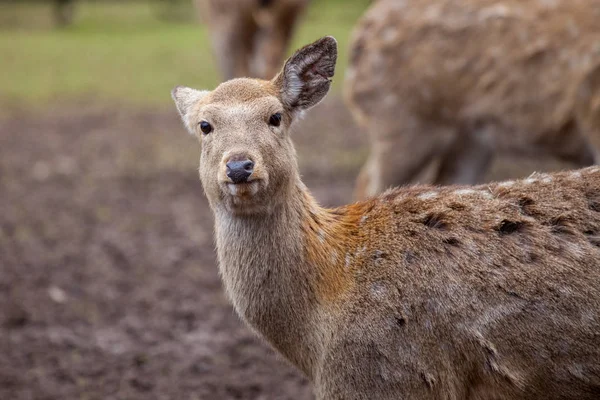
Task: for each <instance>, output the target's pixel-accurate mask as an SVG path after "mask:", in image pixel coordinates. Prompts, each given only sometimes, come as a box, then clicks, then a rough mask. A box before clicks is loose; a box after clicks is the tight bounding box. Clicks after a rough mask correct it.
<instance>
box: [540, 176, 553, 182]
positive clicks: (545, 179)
mask: <svg viewBox="0 0 600 400" xmlns="http://www.w3.org/2000/svg"><path fill="white" fill-rule="evenodd" d="M542 182H544V183H550V182H552V177H551V176H550V175H546V176H544V177H543V178H542Z"/></svg>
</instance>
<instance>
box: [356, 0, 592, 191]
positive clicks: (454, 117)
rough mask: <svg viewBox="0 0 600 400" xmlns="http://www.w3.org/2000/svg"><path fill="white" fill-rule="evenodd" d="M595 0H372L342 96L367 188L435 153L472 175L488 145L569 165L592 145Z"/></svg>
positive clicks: (400, 177)
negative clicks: (362, 156) (362, 146)
mask: <svg viewBox="0 0 600 400" xmlns="http://www.w3.org/2000/svg"><path fill="white" fill-rule="evenodd" d="M599 18H600V1H598V0H555V1H554V0H553V1H537V0H510V1H497V0H441V1H439V0H422V1H421V0H420V1H394V0H382V1H378V2H376V3H374V5H373V6H371V8H370V9H369V10H368V11H367V12H366V14H365V15H364V16H363V18H362V19H361V21H360V22H359V24H358V25H357V27H356V28H355V31H354V35H353V42H352V44H351V57H350V66H349V72H348V74H347V80H346V87H345V89H346V90H345V97H346V100H347V103H348V105H349V106H350V108H351V109H352V111H353V115H354V116H355V119H356V120H357V122H358V123H359V124H360V125H361V126H362V127H363V128H364V129H365V130H367V131H368V133H369V136H370V139H371V154H370V156H369V159H368V161H367V162H366V164H365V166H364V167H363V170H362V171H361V174H360V176H359V179H358V181H357V189H356V196H357V197H358V198H366V197H369V196H372V195H375V194H377V193H381V192H383V191H384V190H385V189H387V188H389V187H391V186H398V185H402V184H405V183H408V182H410V181H411V180H413V179H414V178H415V177H416V176H417V175H418V173H419V172H421V171H422V170H423V169H424V167H425V166H427V165H428V164H429V163H430V162H431V160H439V162H440V163H439V167H438V171H437V176H436V178H435V180H436V183H439V184H451V183H455V184H456V183H460V184H474V183H477V182H478V181H481V180H482V178H483V177H484V174H485V172H486V169H487V167H488V165H489V164H490V161H491V160H492V159H493V156H494V154H496V153H501V154H502V153H503V154H521V155H523V154H524V155H546V156H551V157H556V158H559V159H561V160H564V161H567V162H571V163H573V165H575V166H578V167H583V166H589V165H591V164H593V163H594V162H596V161H597V149H598V148H600V146H599V144H600V47H599V46H598V43H599V42H600V24H598V20H599Z"/></svg>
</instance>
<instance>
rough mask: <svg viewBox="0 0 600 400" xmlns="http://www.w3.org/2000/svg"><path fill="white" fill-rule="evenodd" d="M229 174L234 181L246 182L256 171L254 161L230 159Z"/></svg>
mask: <svg viewBox="0 0 600 400" xmlns="http://www.w3.org/2000/svg"><path fill="white" fill-rule="evenodd" d="M226 166H227V176H228V177H229V179H231V180H232V181H233V183H244V182H246V181H248V178H249V177H250V175H252V172H253V171H254V162H253V161H251V160H242V161H229V162H228V163H227V164H226Z"/></svg>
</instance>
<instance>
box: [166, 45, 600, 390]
mask: <svg viewBox="0 0 600 400" xmlns="http://www.w3.org/2000/svg"><path fill="white" fill-rule="evenodd" d="M332 62H335V42H334V41H333V39H331V38H325V39H322V40H320V41H318V42H316V43H314V44H312V45H310V46H307V47H306V48H304V49H302V50H300V51H299V52H297V53H296V55H294V56H293V57H292V58H291V59H290V60H288V62H287V63H286V65H285V67H284V69H283V71H282V72H281V73H280V75H279V76H278V77H277V78H275V79H274V80H273V81H271V82H266V81H257V80H251V79H237V80H233V81H230V82H226V83H223V84H221V85H220V86H219V87H217V89H215V90H214V91H213V92H198V91H193V90H192V89H185V88H177V89H175V90H174V92H173V97H174V99H175V102H176V104H177V108H178V110H179V112H180V113H181V115H182V117H183V120H184V123H185V125H186V126H187V127H188V129H189V130H190V131H191V132H192V133H194V134H196V135H198V137H199V138H200V139H201V141H202V155H201V159H200V178H201V181H202V184H203V186H204V190H205V193H206V196H207V198H208V200H209V204H210V206H211V208H212V210H213V211H214V215H215V236H216V244H217V253H218V258H219V269H220V272H221V276H222V278H223V282H224V286H225V289H226V291H227V293H228V295H229V297H230V298H231V300H232V303H233V305H234V307H235V309H236V310H237V312H238V313H239V315H240V316H241V317H242V318H243V319H244V320H245V321H246V322H247V323H248V324H249V326H251V327H252V328H253V329H255V330H256V332H257V333H258V334H260V335H261V336H262V337H263V338H265V339H266V340H268V341H269V342H270V343H271V344H272V345H273V346H274V347H275V348H276V349H277V350H278V351H279V352H280V353H281V354H282V355H284V356H285V357H286V358H287V359H288V360H290V361H291V362H292V363H293V364H294V365H296V366H297V367H298V368H299V369H300V370H302V371H303V372H304V373H305V374H306V375H307V376H308V377H309V378H310V379H311V380H312V382H313V383H314V385H315V392H316V395H317V398H318V399H364V400H367V399H369V400H371V399H495V400H497V399H527V400H535V399H540V400H542V399H544V400H549V399H550V400H551V399H557V400H558V399H579V400H581V399H584V400H585V399H590V400H591V399H598V398H599V396H600V168H588V169H583V170H580V171H574V172H562V173H556V174H548V175H545V174H539V175H533V176H531V177H530V178H528V179H525V180H520V181H514V182H503V183H494V184H490V185H486V186H475V187H443V188H440V187H432V186H415V187H407V188H401V189H396V190H392V191H389V192H387V193H384V194H383V195H381V196H380V197H377V198H374V199H371V200H368V201H365V202H361V203H356V204H352V205H349V206H345V207H340V208H336V209H324V208H322V207H320V206H319V205H318V204H317V203H316V201H315V200H314V199H313V198H312V196H311V195H310V193H309V192H308V190H307V189H306V187H305V186H304V185H303V184H302V182H301V180H300V177H299V173H298V166H297V163H296V155H295V152H294V147H293V145H292V142H291V140H290V137H289V134H290V125H291V124H292V122H293V120H294V119H295V118H296V116H297V115H298V113H299V112H301V111H303V110H306V109H308V108H309V107H311V106H314V105H315V104H316V103H318V102H319V101H320V100H321V99H322V98H323V96H324V95H325V92H326V89H328V87H329V82H330V78H331V76H332V75H333V66H332ZM290 82H295V83H294V84H290ZM293 88H295V89H293ZM299 99H302V101H300V100H299ZM298 104H301V105H298ZM274 112H283V113H284V114H285V115H284V118H283V122H282V124H281V126H280V127H279V128H275V127H272V126H269V125H268V123H267V121H268V116H269V115H270V114H272V113H274ZM202 120H205V121H208V122H210V123H211V124H212V125H213V126H214V131H213V132H211V133H210V134H209V135H202V134H201V133H200V131H199V130H198V128H197V126H198V123H199V122H200V121H202ZM232 154H236V155H238V156H239V155H241V156H243V157H248V158H249V159H252V160H253V161H255V163H256V164H257V165H256V171H258V172H256V171H255V174H256V176H254V174H253V175H252V176H251V178H252V179H253V180H252V181H251V182H250V183H249V184H243V185H244V186H242V187H240V188H239V189H236V190H235V191H232V189H231V187H230V186H229V184H228V180H227V176H226V174H225V173H224V172H223V163H224V162H226V161H227V159H228V158H229V157H231V156H232Z"/></svg>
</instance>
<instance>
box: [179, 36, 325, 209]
mask: <svg viewBox="0 0 600 400" xmlns="http://www.w3.org/2000/svg"><path fill="white" fill-rule="evenodd" d="M336 56H337V45H336V42H335V39H333V38H331V37H325V38H323V39H320V40H318V41H317V42H315V43H313V44H311V45H308V46H306V47H304V48H302V49H300V50H298V51H297V52H296V53H295V54H294V55H293V56H292V57H291V58H290V59H289V60H287V62H286V63H285V66H284V67H283V69H282V70H281V72H280V73H279V74H278V75H277V76H276V77H275V78H274V79H273V80H272V81H263V80H257V79H248V78H240V79H233V80H231V81H227V82H225V83H222V84H221V85H219V86H218V87H217V88H216V89H215V90H213V91H212V92H209V91H199V90H195V89H190V88H185V87H177V88H175V89H174V90H173V92H172V95H173V99H174V100H175V104H176V105H177V109H178V110H179V113H180V114H181V117H182V119H183V122H184V125H185V126H186V127H187V129H188V130H189V132H190V133H192V134H193V135H195V136H197V137H198V138H199V139H200V141H201V143H202V153H201V156H200V180H201V181H202V184H203V187H204V191H205V193H206V196H207V197H208V199H209V201H210V203H211V206H213V207H220V206H223V207H224V208H225V209H226V210H227V211H228V212H231V213H233V214H239V215H250V214H260V213H265V212H269V210H270V209H272V208H273V207H274V206H276V205H277V204H279V203H281V202H282V201H285V198H286V193H287V192H288V191H289V190H290V188H291V187H292V185H293V184H294V183H295V182H296V179H297V176H298V171H297V169H298V167H297V163H296V154H295V150H294V146H293V144H292V142H291V140H290V137H289V131H290V126H291V125H292V123H293V122H294V120H295V119H296V117H297V116H298V114H299V113H301V112H302V111H304V110H307V109H309V108H310V107H312V106H314V105H316V104H317V103H318V102H320V101H321V100H322V99H323V97H325V94H327V91H328V90H329V86H330V83H331V78H332V77H333V73H334V68H335V60H336Z"/></svg>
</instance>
